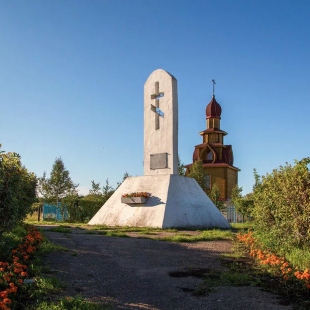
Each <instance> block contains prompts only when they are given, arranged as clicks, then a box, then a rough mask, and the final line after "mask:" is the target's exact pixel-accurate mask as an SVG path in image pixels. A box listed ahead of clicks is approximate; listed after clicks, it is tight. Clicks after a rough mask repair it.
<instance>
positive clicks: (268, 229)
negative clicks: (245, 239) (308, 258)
mask: <svg viewBox="0 0 310 310" xmlns="http://www.w3.org/2000/svg"><path fill="white" fill-rule="evenodd" d="M309 163H310V158H305V159H303V160H301V161H299V162H296V163H295V166H292V165H289V164H286V165H285V166H280V167H279V168H278V169H274V170H273V172H272V173H271V174H267V175H266V176H265V177H262V179H261V181H259V182H256V186H255V189H254V201H255V205H254V209H253V213H252V214H253V216H254V220H255V227H256V231H257V235H258V236H260V238H261V239H263V240H264V242H265V244H266V245H267V246H270V247H272V248H274V249H277V250H278V251H280V253H284V252H285V251H287V250H289V249H291V248H294V247H296V248H305V247H309V245H310V173H309V170H308V167H307V165H308V164H309Z"/></svg>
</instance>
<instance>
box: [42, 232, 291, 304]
mask: <svg viewBox="0 0 310 310" xmlns="http://www.w3.org/2000/svg"><path fill="white" fill-rule="evenodd" d="M41 228H42V229H44V231H45V232H44V233H45V235H46V236H47V237H48V239H49V240H51V241H52V242H53V243H55V244H57V245H61V246H64V247H65V248H67V249H68V251H64V252H55V253H51V254H49V255H48V256H47V257H46V258H45V260H46V264H47V265H48V266H49V267H50V269H51V271H52V272H53V275H54V276H56V277H57V278H59V279H60V280H61V281H63V282H65V283H66V285H67V289H66V291H64V292H63V294H64V295H65V296H76V295H77V294H81V295H82V296H83V297H85V298H87V299H89V300H92V301H100V302H103V303H107V302H108V303H110V304H111V305H112V306H111V309H131V310H137V309H148V310H149V309H154V310H155V309H160V310H166V309H167V310H168V309H180V310H183V309H184V310H188V309H208V310H221V309H223V310H224V309H229V310H242V309H245V310H247V309H251V310H255V309H264V310H268V309H285V310H290V309H292V308H291V307H290V306H281V305H279V304H278V303H277V298H276V296H275V295H272V294H269V293H266V292H262V291H260V290H259V289H257V288H254V287H225V288H224V287H223V288H218V289H217V290H216V291H214V292H211V293H210V294H209V295H207V296H203V297H199V296H194V295H193V294H192V292H191V290H193V289H197V287H199V285H200V284H201V283H202V280H201V279H199V278H196V277H191V276H189V277H171V276H170V275H169V273H170V272H177V271H184V270H188V269H192V268H206V269H207V268H210V269H214V270H219V269H221V268H223V267H222V266H221V263H220V260H219V258H218V257H219V255H220V254H222V253H227V252H229V251H230V248H231V243H230V242H229V241H211V242H197V243H170V242H163V241H156V240H150V239H140V238H117V237H107V236H102V235H97V234H85V231H83V230H80V229H72V232H71V233H68V234H64V233H57V232H51V231H49V229H50V227H48V226H47V227H41Z"/></svg>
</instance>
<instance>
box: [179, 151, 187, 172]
mask: <svg viewBox="0 0 310 310" xmlns="http://www.w3.org/2000/svg"><path fill="white" fill-rule="evenodd" d="M185 171H186V169H185V166H184V164H183V163H182V162H181V158H180V155H178V174H179V175H182V176H185Z"/></svg>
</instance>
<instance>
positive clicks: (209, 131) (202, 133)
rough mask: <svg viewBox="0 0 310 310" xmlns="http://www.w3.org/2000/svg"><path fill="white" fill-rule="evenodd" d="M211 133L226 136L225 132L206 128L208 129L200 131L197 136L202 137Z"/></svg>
mask: <svg viewBox="0 0 310 310" xmlns="http://www.w3.org/2000/svg"><path fill="white" fill-rule="evenodd" d="M211 132H213V133H222V134H223V135H224V136H226V135H227V132H226V131H224V130H221V129H218V128H208V129H206V130H204V131H201V132H200V133H199V134H200V135H201V136H203V135H204V134H205V133H211Z"/></svg>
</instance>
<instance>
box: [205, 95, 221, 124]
mask: <svg viewBox="0 0 310 310" xmlns="http://www.w3.org/2000/svg"><path fill="white" fill-rule="evenodd" d="M221 114H222V108H221V106H220V105H219V104H218V103H217V101H216V100H215V96H212V99H211V101H210V102H209V104H208V105H207V108H206V118H207V119H208V118H219V119H221Z"/></svg>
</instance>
